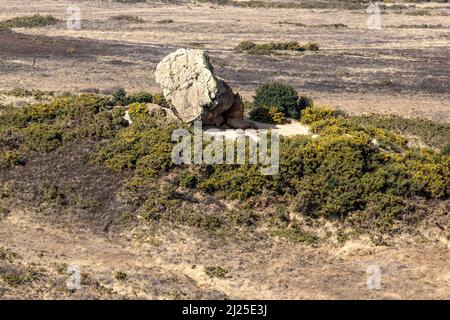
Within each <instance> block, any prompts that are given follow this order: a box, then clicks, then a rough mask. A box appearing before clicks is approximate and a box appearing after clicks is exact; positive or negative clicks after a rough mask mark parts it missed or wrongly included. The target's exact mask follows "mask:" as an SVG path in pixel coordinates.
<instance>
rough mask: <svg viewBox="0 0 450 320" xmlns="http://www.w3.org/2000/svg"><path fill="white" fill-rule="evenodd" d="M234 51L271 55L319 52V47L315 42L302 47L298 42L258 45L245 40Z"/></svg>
mask: <svg viewBox="0 0 450 320" xmlns="http://www.w3.org/2000/svg"><path fill="white" fill-rule="evenodd" d="M234 50H235V51H236V52H246V53H249V54H258V55H270V54H273V53H274V52H276V51H299V52H302V51H318V50H319V45H318V44H317V43H315V42H308V43H306V44H303V45H302V44H299V43H298V42H297V41H289V42H269V43H262V44H256V43H254V42H252V41H248V40H245V41H242V42H240V43H239V44H238V45H237V46H236V47H235V48H234Z"/></svg>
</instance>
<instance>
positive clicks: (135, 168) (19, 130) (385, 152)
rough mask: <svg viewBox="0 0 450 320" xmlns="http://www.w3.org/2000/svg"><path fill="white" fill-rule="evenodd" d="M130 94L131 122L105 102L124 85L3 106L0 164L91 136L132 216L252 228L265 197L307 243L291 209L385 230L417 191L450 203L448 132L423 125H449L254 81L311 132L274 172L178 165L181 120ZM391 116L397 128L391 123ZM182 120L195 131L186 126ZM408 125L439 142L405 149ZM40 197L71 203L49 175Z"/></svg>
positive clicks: (263, 98)
mask: <svg viewBox="0 0 450 320" xmlns="http://www.w3.org/2000/svg"><path fill="white" fill-rule="evenodd" d="M133 96H134V98H133V99H134V100H135V102H132V103H131V104H130V105H129V111H130V114H131V116H132V117H133V125H132V126H128V125H127V123H126V122H125V121H124V119H123V116H124V113H125V108H123V107H121V106H113V105H111V100H112V99H114V101H116V102H117V101H119V100H120V101H126V102H127V103H128V101H132V100H133V99H131V98H130V97H131V96H129V95H127V94H126V93H124V92H123V91H121V92H119V93H118V94H116V95H114V97H107V96H100V95H96V94H82V95H77V96H75V95H73V96H72V95H68V96H63V97H55V98H53V100H51V101H48V102H41V103H37V104H33V105H30V106H27V107H25V108H14V107H4V108H2V112H1V113H0V170H2V171H3V170H9V168H11V167H12V166H17V165H25V166H27V165H28V163H27V162H25V161H24V160H25V159H27V160H29V159H31V158H33V157H34V156H35V155H36V154H44V155H45V154H46V153H52V152H58V149H59V148H61V147H62V146H64V145H70V144H75V143H76V144H78V143H89V144H90V145H91V148H89V149H88V150H89V151H87V152H89V159H90V161H91V163H92V164H95V165H98V166H103V167H104V168H105V169H107V171H110V172H111V173H112V174H114V175H116V174H124V175H126V176H127V177H128V178H127V179H126V181H125V182H124V186H123V187H122V189H121V191H120V195H121V197H120V198H121V199H122V198H123V201H124V202H126V203H128V204H130V205H131V206H132V208H134V209H133V210H135V211H133V210H131V209H130V210H131V211H130V212H131V213H130V215H131V216H132V217H136V216H139V219H132V220H139V221H145V222H146V223H150V224H152V225H158V224H160V223H165V222H166V223H181V224H184V225H188V226H192V227H196V228H200V229H202V230H205V231H208V232H215V231H216V230H220V229H221V228H225V227H230V226H232V227H236V228H248V227H254V226H255V225H259V224H265V223H269V220H270V219H272V218H270V219H269V217H267V215H264V214H259V213H256V211H255V208H258V205H255V203H258V201H259V202H260V201H261V199H270V201H268V202H270V205H271V206H277V205H282V204H283V205H286V206H287V207H289V211H290V212H289V214H284V215H283V217H282V218H280V219H281V220H280V221H285V222H283V223H280V224H276V227H275V229H274V230H272V231H274V233H273V234H274V235H275V234H276V235H279V236H282V237H284V238H287V239H289V240H292V241H294V242H303V243H308V244H313V243H316V242H317V241H320V239H319V238H316V237H315V236H314V234H312V233H311V234H310V233H309V232H308V231H306V230H307V229H305V228H304V227H303V226H302V225H296V224H295V221H291V220H292V219H294V218H292V217H308V219H314V218H317V217H325V218H340V219H343V220H344V221H347V220H348V221H352V222H353V223H358V224H360V225H362V226H364V227H367V228H371V229H373V228H378V229H382V230H391V229H392V228H393V227H394V225H395V224H394V222H395V221H398V220H399V219H402V218H403V217H407V216H408V215H410V214H411V213H414V210H415V201H416V199H423V200H424V201H436V200H443V201H448V199H449V197H450V155H449V152H448V140H447V141H446V142H445V143H444V140H440V139H441V138H439V139H438V138H436V137H432V136H431V135H429V136H428V135H426V134H425V133H421V132H422V131H424V132H425V131H426V130H427V128H433V130H435V134H436V135H445V134H446V132H447V129H446V128H445V126H444V127H442V126H441V125H436V126H434V125H431V124H430V123H428V122H417V123H416V122H409V121H410V120H407V121H406V120H405V122H403V121H404V120H398V119H395V118H394V120H392V121H393V123H390V122H389V121H383V120H382V119H381V118H380V119H377V118H376V117H374V118H373V120H372V121H370V119H366V118H364V117H359V118H355V117H350V116H347V115H346V114H344V113H342V112H338V111H336V110H332V109H328V108H323V107H321V108H319V107H315V106H312V105H310V104H309V103H308V106H306V107H299V105H301V103H300V101H302V99H301V98H300V97H299V96H298V94H297V93H296V92H295V90H293V89H292V88H290V87H288V86H284V85H280V84H273V83H271V84H269V85H267V86H264V87H262V88H259V90H258V91H257V94H256V96H255V100H254V105H255V107H257V108H270V109H269V111H270V110H273V111H276V114H278V115H279V116H280V118H282V116H285V115H286V114H287V115H289V116H292V115H294V116H296V117H298V118H299V119H300V120H301V121H302V122H303V124H305V125H308V126H309V127H310V130H311V131H312V132H313V133H315V134H317V136H316V137H312V136H293V137H282V138H281V141H280V142H281V144H280V167H279V172H278V174H277V175H273V176H265V175H261V171H260V169H261V167H260V165H257V164H249V163H246V164H243V165H236V164H234V165H231V164H230V165H227V164H198V165H193V166H176V165H175V164H174V163H173V161H172V155H171V153H172V150H173V146H174V144H175V142H173V141H172V140H171V137H172V132H173V130H174V129H178V128H179V126H180V125H179V124H176V123H172V122H171V121H170V120H168V119H167V118H161V117H159V116H157V115H152V114H149V113H148V112H146V106H145V102H139V100H140V99H141V98H142V97H144V98H142V99H144V100H147V101H148V100H150V97H151V101H153V102H154V101H155V100H156V97H157V95H150V94H149V95H148V96H147V95H146V94H145V95H140V97H141V98H136V96H135V95H133ZM302 103H303V104H306V102H302ZM120 105H121V103H120ZM272 107H276V110H275V108H272ZM262 110H267V109H262ZM279 113H282V115H280V114H279ZM297 115H299V116H297ZM272 120H274V119H273V118H272ZM274 121H275V120H274ZM397 122H398V123H404V125H405V127H404V128H403V129H402V130H399V131H397V130H395V127H397V126H396V125H395V123H397ZM421 126H423V127H421ZM398 127H399V128H402V127H401V126H398ZM186 129H188V130H192V128H191V127H189V126H187V125H186ZM411 130H415V131H414V132H415V133H416V134H417V135H422V136H423V138H424V139H427V141H429V142H431V143H435V145H436V147H435V148H428V147H422V148H418V147H412V146H410V145H409V144H408V139H407V137H405V136H404V135H403V133H404V132H411ZM427 137H428V138H427ZM224 156H226V154H225V155H224ZM42 194H44V195H45V197H46V200H47V201H48V202H51V203H55V202H56V203H65V202H67V196H66V192H65V190H64V192H62V189H61V188H59V187H58V186H57V185H55V184H52V183H50V184H48V186H45V188H44V190H43V192H42ZM199 194H201V195H202V197H203V196H204V197H206V198H207V199H222V200H223V199H229V200H238V201H239V202H240V203H241V204H242V210H238V211H233V212H231V211H228V210H226V211H225V213H224V209H222V208H221V207H220V206H218V209H217V210H212V211H211V210H206V211H205V210H204V209H202V208H203V207H201V205H202V200H199V198H198V197H199ZM0 195H1V194H0ZM210 195H213V196H214V197H210ZM208 201H211V200H208ZM217 201H219V200H217ZM212 207H214V206H209V205H208V208H212ZM368 221H370V223H369V222H368ZM271 228H272V227H271Z"/></svg>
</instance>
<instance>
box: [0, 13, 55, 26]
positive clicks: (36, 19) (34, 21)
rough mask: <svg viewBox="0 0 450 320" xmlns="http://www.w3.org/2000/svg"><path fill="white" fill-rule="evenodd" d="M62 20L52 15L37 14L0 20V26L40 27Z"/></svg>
mask: <svg viewBox="0 0 450 320" xmlns="http://www.w3.org/2000/svg"><path fill="white" fill-rule="evenodd" d="M59 22H61V20H59V19H56V18H55V17H53V16H51V15H46V16H41V15H40V14H35V15H33V16H25V17H16V18H12V19H8V20H4V21H1V22H0V27H2V28H3V29H9V28H39V27H45V26H50V25H54V24H57V23H59Z"/></svg>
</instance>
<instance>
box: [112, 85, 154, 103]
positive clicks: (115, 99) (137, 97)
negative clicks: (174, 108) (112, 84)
mask: <svg viewBox="0 0 450 320" xmlns="http://www.w3.org/2000/svg"><path fill="white" fill-rule="evenodd" d="M136 102H138V103H150V102H154V101H153V96H152V95H151V94H150V93H147V92H138V93H135V94H132V95H128V94H127V92H126V91H125V89H123V88H120V89H118V90H117V91H116V92H115V93H114V94H113V96H112V98H111V99H110V100H109V102H108V105H110V106H127V105H129V104H132V103H136ZM155 103H156V102H155Z"/></svg>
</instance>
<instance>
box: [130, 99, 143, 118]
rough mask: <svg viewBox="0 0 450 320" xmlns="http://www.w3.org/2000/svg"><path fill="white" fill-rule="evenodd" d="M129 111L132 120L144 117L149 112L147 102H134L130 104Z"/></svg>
mask: <svg viewBox="0 0 450 320" xmlns="http://www.w3.org/2000/svg"><path fill="white" fill-rule="evenodd" d="M128 112H129V114H130V117H131V119H132V120H134V119H135V118H138V117H143V116H145V115H147V114H148V108H147V106H146V105H145V103H140V102H134V103H132V104H130V105H129V106H128Z"/></svg>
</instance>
